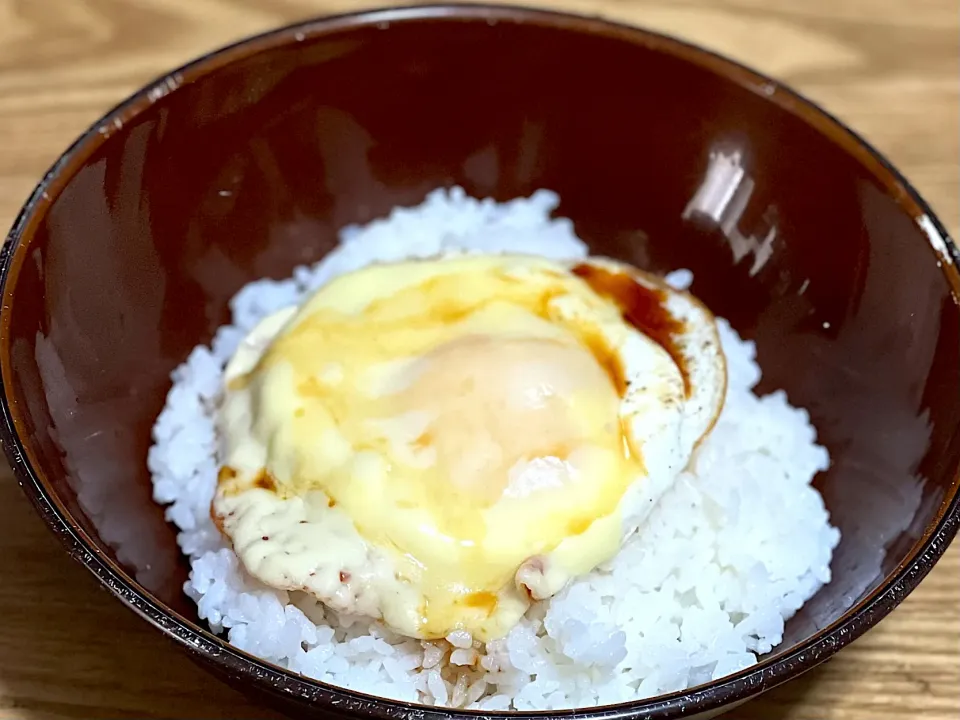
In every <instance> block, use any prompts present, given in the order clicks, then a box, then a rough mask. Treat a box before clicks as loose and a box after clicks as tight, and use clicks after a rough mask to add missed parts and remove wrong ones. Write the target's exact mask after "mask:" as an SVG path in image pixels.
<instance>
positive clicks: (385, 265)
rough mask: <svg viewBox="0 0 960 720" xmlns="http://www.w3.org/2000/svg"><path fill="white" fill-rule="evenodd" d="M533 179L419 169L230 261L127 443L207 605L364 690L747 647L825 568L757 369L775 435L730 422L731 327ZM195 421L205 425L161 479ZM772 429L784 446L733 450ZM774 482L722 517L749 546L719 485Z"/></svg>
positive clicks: (765, 637)
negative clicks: (404, 203)
mask: <svg viewBox="0 0 960 720" xmlns="http://www.w3.org/2000/svg"><path fill="white" fill-rule="evenodd" d="M545 199H546V201H547V202H548V203H549V202H550V200H551V199H552V198H550V197H549V196H545V195H543V194H540V195H539V196H535V197H534V199H532V200H530V201H526V203H527V204H526V205H524V203H523V202H522V201H521V202H515V203H512V204H507V205H503V206H497V205H494V204H492V203H489V202H485V203H477V202H476V201H473V200H471V199H469V198H465V197H464V196H463V195H462V193H460V192H457V191H454V192H451V193H450V194H446V193H437V194H434V195H433V196H431V198H429V199H428V201H427V202H426V203H425V205H424V206H422V207H421V208H418V209H415V210H412V211H411V210H406V211H398V212H397V213H395V214H394V216H392V217H391V218H390V219H388V220H386V221H380V222H379V224H378V223H374V224H372V225H371V226H369V227H368V228H366V229H363V230H358V229H352V230H350V231H349V232H348V233H347V234H346V236H345V238H344V243H343V245H341V247H340V248H339V249H338V250H337V251H335V252H334V253H333V254H332V255H331V256H330V257H328V258H327V259H326V260H325V261H323V262H321V263H320V264H319V265H318V266H317V267H316V268H314V269H312V270H310V271H307V270H299V271H298V274H299V276H300V277H299V279H298V278H295V279H294V280H293V281H288V282H287V284H286V285H284V284H282V283H274V284H271V283H270V282H269V281H261V283H259V284H258V283H254V284H252V285H251V286H248V287H247V288H246V289H245V290H244V291H242V292H241V294H240V295H239V296H238V297H237V299H236V300H235V302H234V311H235V321H238V324H239V327H228V328H225V329H223V330H222V331H221V333H219V334H218V337H217V339H215V342H214V346H213V348H212V349H210V350H207V349H205V348H201V349H198V350H197V351H195V352H194V354H193V355H192V356H191V358H190V359H189V360H188V362H187V363H186V365H185V366H183V367H182V368H180V369H179V370H178V371H177V373H175V375H174V380H175V386H174V389H173V390H172V391H171V393H170V397H169V398H168V404H167V407H166V408H165V410H164V413H163V414H162V415H161V417H160V418H159V419H158V423H157V426H156V428H155V439H156V440H157V443H156V445H155V446H154V448H153V449H152V450H151V456H150V464H151V470H152V471H153V475H154V482H155V495H156V496H157V499H158V500H159V501H161V502H168V503H169V502H172V505H171V508H170V510H169V511H168V515H169V517H170V518H171V520H173V521H174V522H177V523H178V524H179V525H180V526H181V528H182V529H183V532H182V533H181V536H180V542H181V546H182V547H183V548H184V550H185V552H187V553H188V554H189V555H190V556H191V558H192V564H193V572H192V574H191V579H190V581H189V582H188V583H187V588H186V589H187V592H188V593H189V594H191V596H192V597H194V599H196V600H197V601H198V607H199V610H200V614H201V617H204V618H205V619H207V620H208V622H210V624H211V626H212V627H213V629H214V630H220V629H228V631H229V639H230V641H231V642H233V643H234V644H237V645H238V646H240V647H243V648H244V649H247V650H250V651H252V652H254V653H255V654H258V655H260V656H261V657H264V659H267V660H271V661H273V662H278V663H279V664H281V665H284V666H287V667H289V668H291V669H293V670H295V671H298V672H302V673H304V674H306V675H309V676H313V677H316V678H318V679H323V680H327V681H329V682H334V683H338V684H342V685H346V686H349V687H352V688H354V689H359V690H364V691H367V692H372V693H374V694H380V695H386V696H390V697H398V698H401V699H409V700H414V701H420V702H427V703H430V704H449V705H455V706H472V707H478V708H485V709H508V708H511V707H512V708H516V709H551V708H557V707H577V706H585V705H592V704H597V703H601V702H611V701H620V700H629V699H634V698H637V697H643V696H646V695H652V694H656V693H658V692H666V691H670V690H673V689H681V688H682V687H687V686H690V685H692V684H696V682H697V680H701V681H703V680H709V679H711V678H713V677H719V676H720V675H722V674H725V673H726V672H732V671H734V670H736V669H739V667H743V666H746V665H749V664H752V662H755V660H756V653H758V652H765V651H767V650H769V649H770V647H772V646H773V645H774V644H776V642H779V638H780V637H782V627H783V622H784V620H785V619H786V618H788V617H789V616H790V615H791V614H792V613H793V612H795V611H796V609H797V608H798V607H799V605H800V603H802V602H803V601H804V600H805V599H806V598H808V597H809V596H810V595H812V594H813V592H815V591H816V589H817V588H818V587H819V586H820V585H821V584H822V583H823V582H826V581H828V580H829V558H830V554H831V551H832V549H833V547H834V546H835V545H836V543H837V541H838V539H839V538H838V533H837V532H836V530H835V529H833V528H831V527H830V526H829V524H828V522H827V516H826V513H825V511H824V509H823V504H822V500H821V499H820V497H819V495H818V494H817V493H816V491H815V490H813V489H812V488H811V487H810V486H809V482H810V480H811V478H812V476H813V474H814V473H815V472H817V471H818V470H821V469H823V468H825V467H826V464H827V458H826V453H825V452H824V451H823V450H822V448H819V447H817V446H816V445H815V444H814V442H813V433H812V428H810V427H809V424H808V422H807V419H806V416H805V414H803V413H802V411H795V410H793V409H792V408H789V406H788V405H787V404H786V400H785V398H784V397H783V396H782V394H781V395H779V396H774V397H775V400H774V401H773V402H772V403H771V402H768V403H767V404H772V405H774V406H775V407H771V408H768V409H769V410H770V411H771V413H772V414H771V413H768V414H771V417H772V418H773V422H774V423H775V427H774V434H773V436H771V437H768V436H767V435H765V434H763V433H761V436H760V438H759V439H760V440H761V442H760V443H759V444H758V443H757V442H756V441H757V439H758V438H747V437H744V436H742V435H741V434H742V432H743V428H742V427H738V426H740V425H743V424H744V421H747V424H749V418H746V417H738V416H737V410H738V407H737V406H738V405H744V404H745V403H747V404H748V403H749V400H750V399H752V400H754V401H757V400H758V399H757V398H756V397H755V396H753V395H752V394H751V393H750V391H749V387H750V384H752V383H751V382H750V381H751V380H754V381H755V378H751V377H750V376H751V374H752V373H751V371H752V368H751V365H753V361H752V359H751V358H750V357H749V351H747V352H745V348H744V344H743V343H742V341H740V340H739V339H737V338H736V337H732V338H731V339H729V340H728V341H727V342H723V341H722V338H721V336H722V335H724V334H726V335H728V336H729V335H733V333H732V331H730V330H729V328H727V327H725V326H724V324H723V323H722V321H718V320H717V319H715V318H714V317H713V315H712V314H711V313H710V312H709V311H708V310H707V309H706V308H705V307H704V306H703V305H702V304H701V303H700V302H699V301H697V300H696V299H695V298H694V297H693V296H691V295H690V294H688V293H686V292H684V291H682V290H678V289H674V288H673V287H671V286H670V285H669V284H667V283H666V282H665V281H664V280H663V279H661V278H658V277H656V276H653V275H650V274H647V273H644V272H641V271H640V270H638V269H636V268H633V267H630V266H628V265H625V264H622V263H618V262H615V261H612V260H609V259H605V258H590V257H585V256H584V248H583V246H582V244H581V243H580V242H579V241H578V240H577V239H576V238H575V237H574V236H573V235H572V231H571V230H570V228H569V224H566V225H562V224H561V227H562V228H563V230H565V232H561V233H558V232H557V230H558V227H557V221H550V220H548V219H547V217H546V213H547V212H548V211H549V207H548V206H545V204H544V200H545ZM478 210H479V211H480V212H478ZM471 216H472V217H471ZM511 226H512V227H511ZM458 235H459V237H458ZM551 235H552V236H554V237H551ZM557 235H559V236H560V238H559V242H558V238H557V237H556V236H557ZM431 240H432V241H433V242H431ZM498 244H499V245H500V246H499V247H498V246H497V245H498ZM286 300H289V302H285V301H286ZM725 349H726V350H727V351H728V354H729V355H730V356H731V357H725V352H724V351H725ZM730 351H732V352H730ZM201 366H203V367H201ZM728 371H729V373H728ZM728 374H730V375H731V377H730V378H729V379H730V385H731V387H730V389H729V390H728ZM737 374H739V375H740V376H741V377H744V378H745V379H746V383H744V382H743V380H741V379H739V378H736V377H734V376H735V375H737ZM198 376H202V377H198ZM187 396H192V398H193V400H194V401H195V402H194V407H193V409H194V415H195V416H196V417H194V418H192V422H191V418H189V417H187V413H185V410H184V405H185V399H186V397H187ZM747 396H749V398H748V397H747ZM197 399H199V402H196V400H197ZM725 401H726V405H727V406H729V405H731V404H732V405H733V406H734V407H733V411H732V412H731V410H730V408H729V407H728V408H727V409H726V410H724V408H725ZM740 411H741V412H743V410H742V408H741V409H740ZM728 416H730V419H731V421H732V422H730V423H725V422H724V420H725V418H727V417H728ZM761 422H763V420H762V419H761ZM715 426H716V428H715ZM728 426H730V427H728ZM191 428H196V429H198V430H200V431H201V432H200V434H201V436H203V433H204V431H206V432H207V433H209V434H210V435H212V437H207V438H206V440H209V441H210V442H203V443H201V444H202V445H203V447H202V448H193V451H194V454H195V455H196V457H197V460H198V461H197V462H196V463H195V464H194V466H193V470H195V472H193V473H191V477H190V482H183V481H182V480H181V479H180V478H178V477H177V476H176V475H177V473H176V472H171V462H170V457H171V453H174V452H177V451H178V450H180V451H181V452H182V451H183V450H184V448H183V447H179V448H178V447H177V442H178V436H181V435H182V434H183V432H184V431H185V430H186V431H188V430H190V429H191ZM777 433H779V434H780V435H781V436H783V435H788V436H790V442H789V443H787V444H786V445H785V447H790V450H791V451H792V452H790V453H789V455H790V456H789V457H785V456H783V455H784V453H780V456H779V457H777V456H775V457H774V462H773V463H772V466H771V467H768V468H766V470H767V474H766V475H764V469H763V468H762V467H761V469H760V476H759V478H754V477H752V474H753V473H755V471H756V467H752V466H756V465H757V462H760V463H761V465H762V462H765V461H766V460H767V458H769V457H770V455H771V450H772V451H774V453H776V450H777V448H776V447H772V448H771V447H769V445H770V444H771V442H772V443H773V445H774V446H775V445H776V443H777V438H776V434H777ZM715 434H720V435H722V436H723V437H721V438H719V439H718V440H717V442H715V441H714V440H715V439H714V437H713V436H714V435H715ZM730 438H733V442H732V449H733V450H734V451H735V455H736V454H739V455H740V462H741V463H742V464H743V467H744V471H743V473H742V474H743V476H744V477H743V478H737V477H736V476H737V469H736V465H737V461H736V459H734V460H733V461H732V462H731V458H730V457H729V455H728V454H727V453H725V452H724V450H725V449H726V450H729V449H730V447H731V439H730ZM798 438H799V440H798ZM179 441H180V443H181V445H182V444H183V441H184V438H182V437H180V438H179ZM725 443H726V445H727V447H726V448H725V447H724V444H725ZM764 443H766V445H767V446H765V445H764ZM781 444H783V443H781ZM751 445H754V446H756V447H750V446H751ZM741 446H742V447H741ZM204 452H205V456H204ZM755 455H765V456H766V458H763V459H762V460H758V459H757V458H755V457H754V456H755ZM714 456H722V457H720V458H719V459H714ZM181 464H182V461H181ZM187 464H188V465H189V463H187ZM711 464H712V465H713V467H711ZM714 471H716V472H715V474H716V478H715V479H719V482H714V483H711V482H710V475H711V472H714ZM770 473H772V474H770ZM181 474H182V473H181ZM778 475H779V476H782V477H783V478H784V479H783V481H782V483H781V485H782V487H781V488H779V489H777V490H774V491H771V490H769V489H767V488H763V489H762V490H761V491H760V495H761V497H760V502H759V503H756V500H757V498H754V497H748V496H749V495H750V494H751V493H752V492H753V491H755V490H756V488H757V487H760V485H762V483H763V482H768V483H769V482H773V481H775V480H776V479H777V478H778ZM757 479H759V480H760V481H761V483H757V482H756V480H757ZM701 482H702V483H703V487H696V486H697V485H698V484H699V483H701ZM738 482H739V483H740V485H741V486H739V487H738ZM781 491H782V492H790V491H792V492H793V493H794V495H795V496H796V495H797V493H799V494H800V496H801V497H802V498H803V501H802V502H799V503H797V507H796V508H795V509H789V508H787V509H781V508H777V509H778V510H781V511H782V512H785V514H786V516H790V514H791V513H793V516H794V517H784V518H783V520H784V522H783V524H782V526H781V527H779V528H777V527H774V526H770V525H769V522H768V519H767V518H746V520H747V527H746V529H748V530H749V529H750V528H749V525H750V520H751V519H753V520H756V523H755V524H756V525H757V527H758V528H759V529H760V531H761V532H760V534H761V536H762V537H760V538H759V539H760V540H761V542H760V545H761V546H766V547H763V548H762V549H760V550H759V552H758V550H753V551H751V550H750V549H748V548H740V547H735V545H736V543H740V542H743V540H744V539H745V538H744V537H743V536H742V535H741V536H737V535H736V533H732V535H733V537H730V538H725V537H724V535H725V534H731V533H729V531H730V530H731V529H733V530H737V529H738V527H739V526H741V525H743V524H744V518H742V517H737V516H738V515H739V513H738V512H736V510H737V508H734V507H733V506H732V505H731V504H730V502H729V501H730V498H731V497H733V496H738V497H736V498H735V501H736V504H737V505H740V506H742V508H740V509H745V508H747V507H749V506H750V504H751V503H754V504H755V505H757V506H758V507H760V508H761V509H766V510H769V509H770V508H763V504H764V503H765V502H776V496H777V492H781ZM712 495H716V497H713V496H712ZM739 496H743V497H739ZM204 500H206V507H205V508H203V505H204ZM725 501H726V503H725ZM673 506H676V507H673ZM201 509H202V510H205V516H200V515H199V512H200V511H201ZM727 516H729V518H732V522H729V523H727V522H725V520H726V519H729V518H728V517H727ZM784 528H789V529H790V531H791V532H788V533H784V532H783V529H784ZM753 529H754V530H756V528H753ZM763 533H766V535H765V536H763ZM698 534H699V535H700V537H695V536H697V535H698ZM754 535H756V532H754ZM801 538H802V539H801ZM756 539H757V538H754V540H756ZM791 542H797V543H798V545H797V546H796V547H795V548H791V547H790V545H789V544H787V543H791ZM731 543H732V545H731V546H730V547H728V546H727V544H731ZM771 545H772V546H773V552H772V553H771V552H770V547H769V546H771ZM797 547H799V548H800V550H799V553H800V555H801V556H802V562H800V563H797V562H796V561H794V562H793V563H787V562H785V558H786V556H787V555H789V554H790V553H791V552H794V554H796V552H798V551H797ZM751 552H753V554H754V555H758V554H759V555H766V557H761V558H758V557H750V553H751ZM738 554H739V555H740V557H738ZM658 555H659V557H658ZM688 555H693V556H696V557H695V558H689V557H687V556H688ZM743 555H746V556H747V557H743ZM618 560H620V561H623V563H624V564H625V565H624V567H621V568H620V571H619V573H618ZM685 561H688V562H685ZM778 563H782V564H785V565H791V564H792V565H794V566H795V567H790V568H788V569H787V572H786V573H784V572H783V571H782V568H779V567H778ZM685 565H686V567H685ZM690 571H693V572H694V573H700V574H702V575H703V577H685V575H687V574H688V573H689V572H690ZM704 573H705V574H704ZM751 573H753V575H754V577H753V578H752V579H750V580H748V579H747V577H748V576H750V574H751ZM751 582H752V583H753V584H752V587H753V588H754V592H755V593H756V597H753V598H750V597H744V592H743V591H744V588H745V587H747V586H750V585H749V583H751ZM758 582H759V584H760V587H759V591H758V590H757V587H758V585H757V583H758ZM764 584H766V586H765V585H764ZM578 596H582V597H580V599H579V600H578ZM765 596H768V597H765ZM271 600H272V602H271ZM627 602H629V603H631V607H629V608H628V607H624V603H627ZM557 605H559V607H555V606H557ZM578 605H579V607H578ZM555 610H556V613H555V614H556V615H557V617H551V613H554V612H555ZM645 615H646V616H648V620H652V625H651V626H650V627H644V622H643V618H644V616H645ZM618 617H619V618H620V619H619V620H618ZM658 623H659V624H660V625H661V626H662V627H660V628H658V627H657V624H658ZM698 623H699V624H700V625H703V626H704V627H703V628H699V627H697V624H698ZM744 623H746V625H744ZM594 626H596V627H594ZM611 629H612V631H613V632H612V634H611ZM625 630H628V631H631V632H632V635H631V636H628V635H627V633H626V632H625ZM658 630H659V631H660V632H661V634H663V631H664V630H666V635H664V636H663V637H661V638H658V637H657V632H658ZM271 632H272V634H273V636H272V637H270V634H271ZM565 636H566V637H565ZM699 636H703V637H699ZM631 646H633V647H631ZM673 646H676V647H673ZM671 650H672V652H671ZM678 653H679V654H678ZM338 660H339V662H338ZM598 672H600V673H601V676H603V677H604V682H598V681H597V673H598ZM718 673H719V674H718ZM571 681H572V683H573V684H572V685H570V687H564V685H565V684H569V683H570V682H571ZM538 685H539V687H538ZM604 685H608V686H609V687H607V688H606V689H604ZM592 686H596V688H594V687H592ZM597 688H599V689H597Z"/></svg>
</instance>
